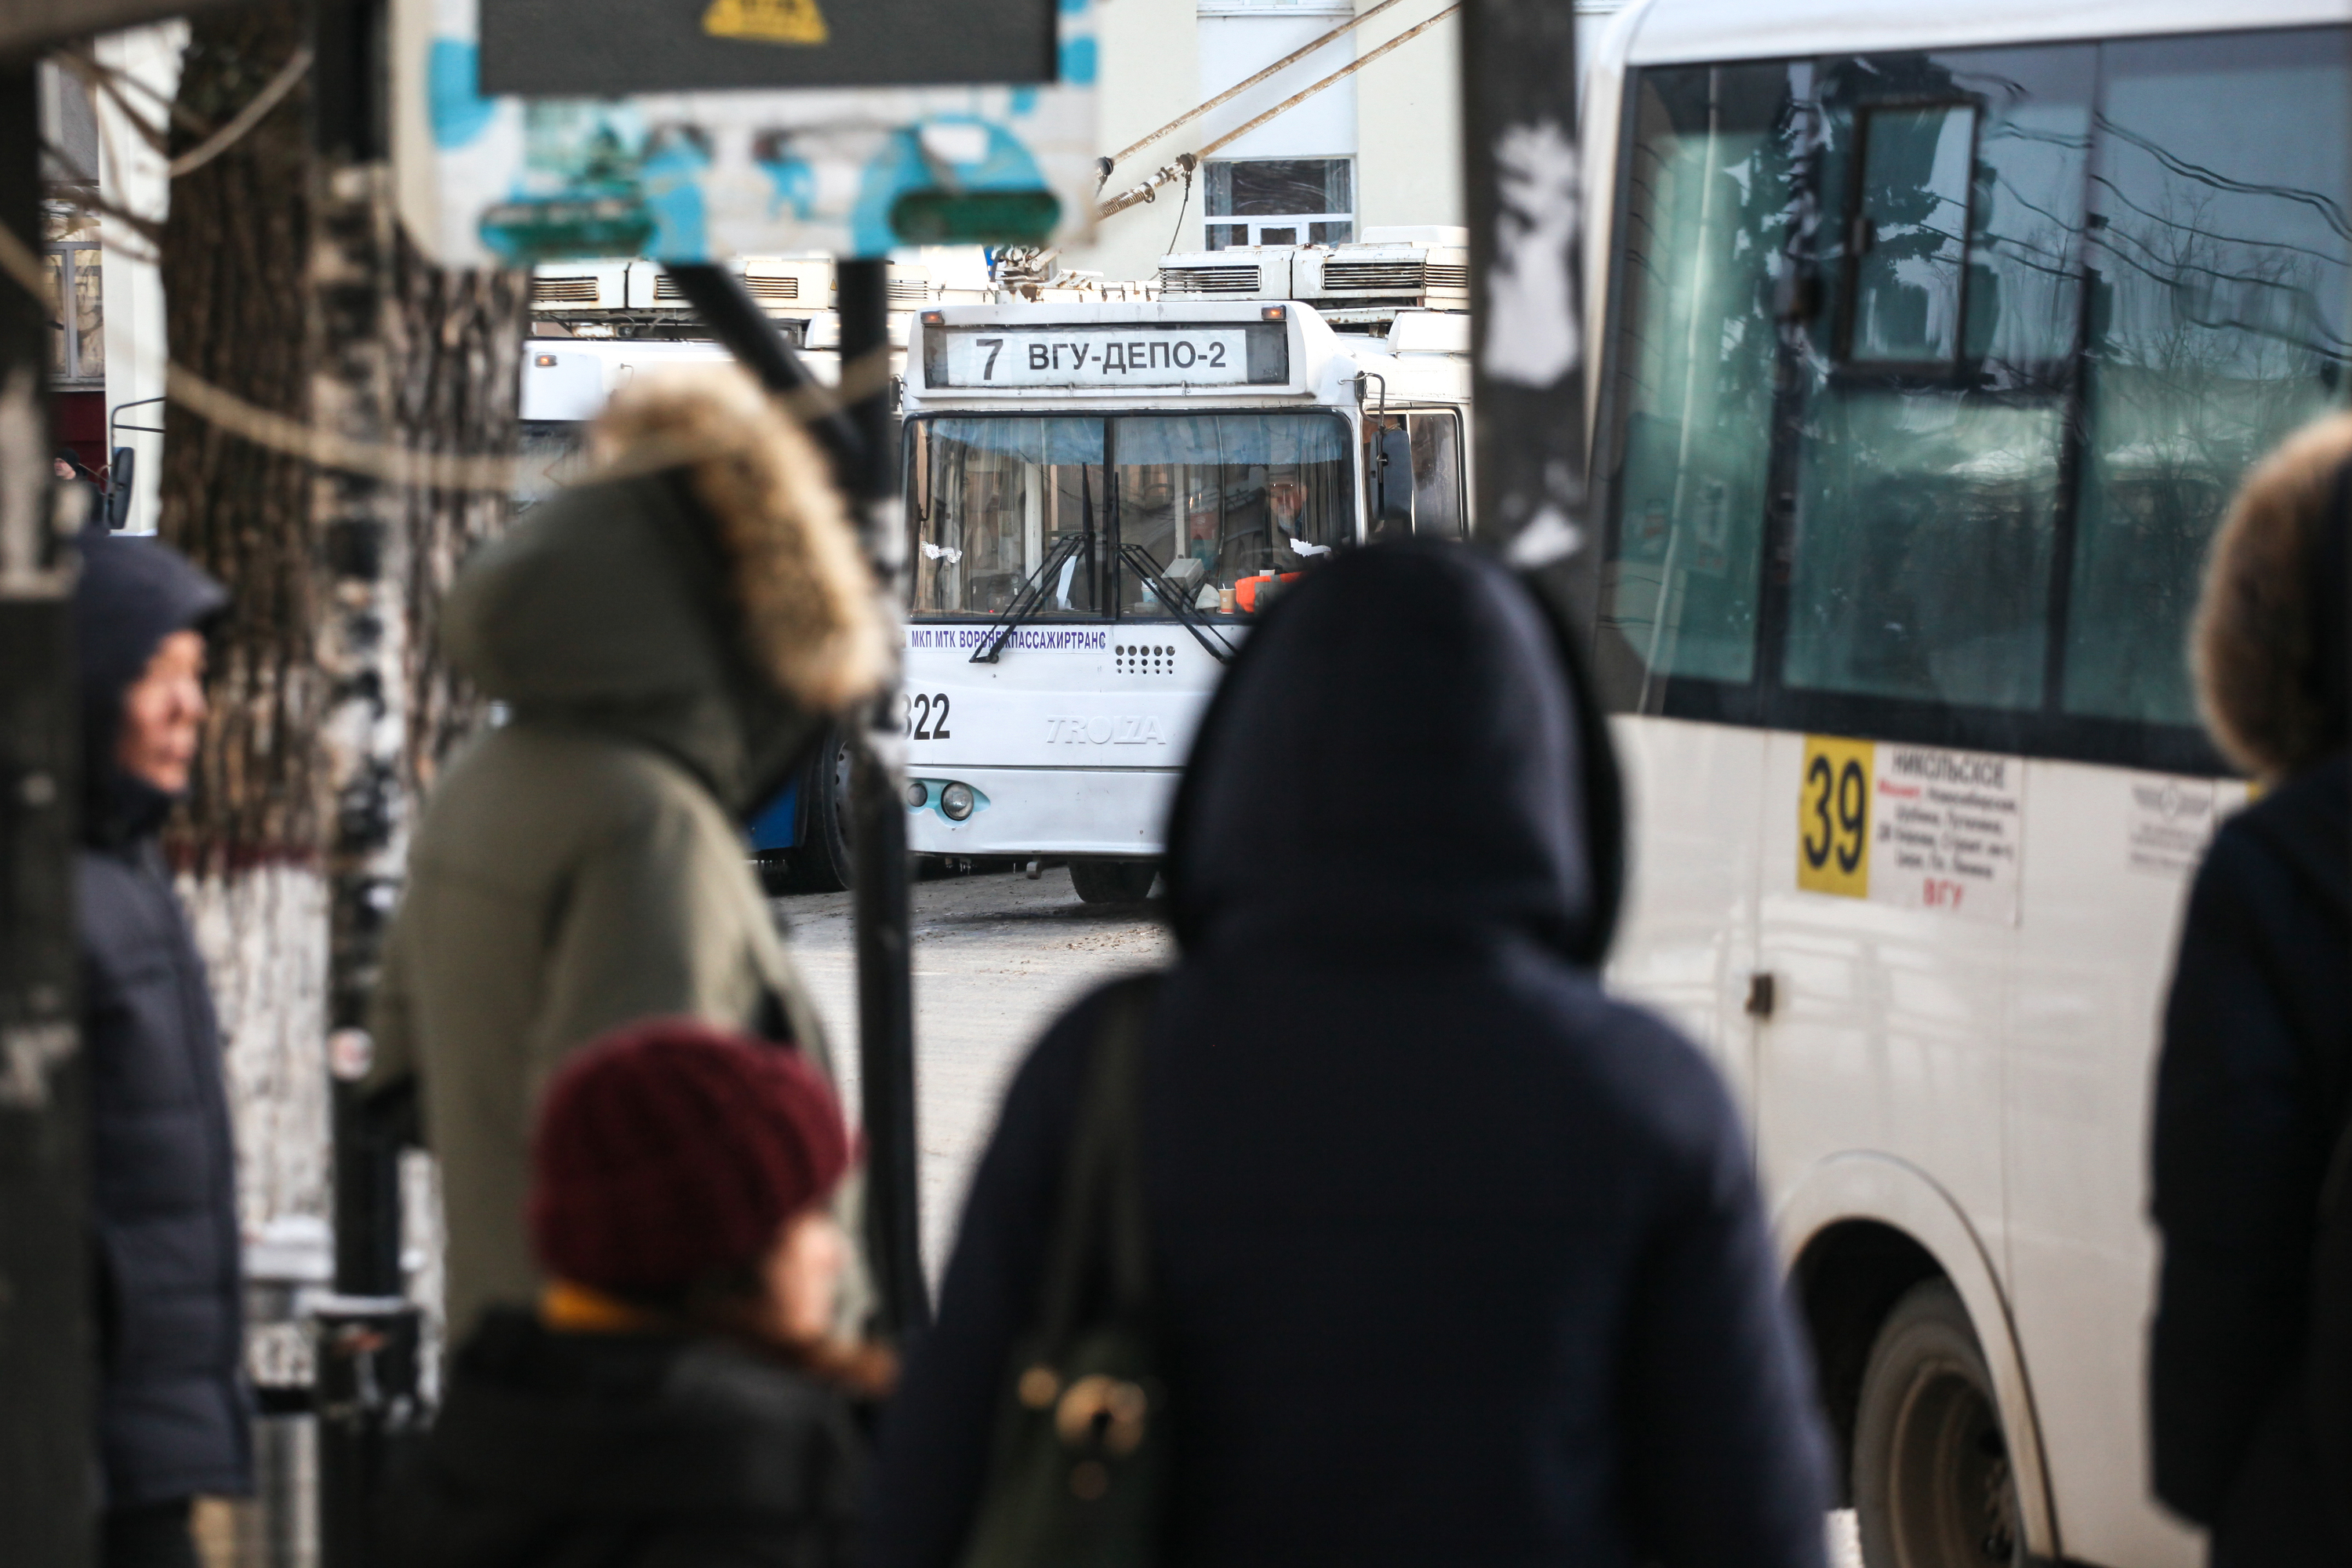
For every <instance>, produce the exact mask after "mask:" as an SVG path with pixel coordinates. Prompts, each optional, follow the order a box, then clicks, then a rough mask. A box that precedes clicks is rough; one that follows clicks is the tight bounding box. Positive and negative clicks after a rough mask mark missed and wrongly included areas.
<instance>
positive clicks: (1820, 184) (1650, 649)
mask: <svg viewBox="0 0 2352 1568" xmlns="http://www.w3.org/2000/svg"><path fill="white" fill-rule="evenodd" d="M2347 37H2352V35H2347V30H2346V29H2343V28H2319V29H2302V30H2294V31H2281V32H2272V33H2263V34H2253V33H2249V34H2242V35H2227V36H2220V37H2183V38H2164V39H2148V40H2133V41H2127V42H2122V43H2110V44H2105V45H2094V44H2074V45H2053V46H2048V47H2015V48H2000V49H1982V50H1954V51H1948V52H1936V53H1920V54H1903V55H1886V56H1873V57H1870V58H1853V57H1842V58H1841V57H1832V58H1821V59H1816V60H1810V61H1799V62H1795V63H1789V62H1774V63H1769V64H1752V63H1751V64H1739V65H1728V66H1720V67H1708V66H1676V67H1670V68H1653V69H1650V70H1647V71H1644V72H1643V73H1641V75H1640V76H1639V78H1638V79H1637V80H1636V82H1635V83H1634V89H1633V92H1632V93H1631V94H1629V102H1628V106H1627V127H1626V128H1627V132H1628V146H1627V157H1626V160H1625V163H1624V175H1623V178H1622V182H1621V186H1622V193H1623V195H1622V201H1623V205H1622V210H1621V213H1620V216H1619V218H1618V222H1617V225H1616V233H1617V236H1618V239H1617V258H1616V264H1615V271H1614V279H1613V284H1612V286H1613V288H1614V289H1615V291H1616V302H1615V306H1614V308H1613V309H1612V322H1613V335H1612V343H1611V345H1610V351H1609V352H1610V359H1609V362H1608V363H1609V380H1608V382H1607V383H1606V385H1607V388H1608V393H1607V399H1608V406H1607V407H1605V408H1604V417H1605V418H1606V420H1607V423H1606V424H1605V425H1604V426H1602V428H1603V430H1604V432H1605V433H1606V435H1607V437H1609V438H1610V439H1611V441H1612V444H1613V452H1612V451H1611V450H1609V449H1608V448H1604V449H1603V452H1602V454H1601V461H1600V462H1599V463H1598V464H1597V465H1596V468H1597V469H1598V472H1599V476H1600V478H1601V481H1602V482H1603V483H1604V484H1605V485H1606V486H1607V489H1608V506H1609V514H1608V515H1609V523H1610V533H1609V538H1608V542H1607V550H1606V552H1605V560H1604V564H1603V569H1602V570H1603V575H1602V580H1601V620H1600V630H1601V646H1600V647H1599V649H1598V650H1597V652H1598V656H1599V659H1600V668H1601V670H1602V673H1603V676H1604V680H1605V683H1606V685H1607V687H1608V689H1609V690H1610V692H1611V694H1612V700H1614V701H1616V702H1618V703H1620V704H1621V705H1627V706H1635V707H1641V708H1644V709H1650V710H1660V711H1665V712H1670V713H1671V712H1683V713H1687V714H1690V715H1691V716H1694V717H1703V716H1716V717H1725V718H1740V717H1745V718H1747V719H1748V721H1755V722H1765V723H1771V724H1774V725H1777V726H1781V727H1791V728H1823V729H1832V730H1838V731H1841V732H1847V733H1864V732H1866V733H1878V734H1885V735H1889V736H1900V737H1902V738H1909V739H1916V740H1922V741H1942V742H1947V743H1958V744H1981V745H1988V746H1993V745H1997V746H1999V747H2000V748H2001V749H2016V750H2027V751H2042V752H2052V753H2055V754H2068V755H2080V756H2084V757H2086V758H2099V759H2106V760H2115V761H2138V762H2141V763H2146V764H2147V765H2164V766H2193V767H2200V768H2201V767H2208V766H2213V765H2217V764H2215V763H2214V762H2213V759H2212V756H2211V753H2210V750H2209V749H2208V748H2206V746H2205V745H2204V743H2203V742H2202V741H2201V740H2200V739H2199V738H2198V735H2197V732H2196V731H2195V730H2194V728H2193V726H2194V712H2193V709H2192V705H2191V700H2190V695H2189V678H2188V672H2187V668H2186V663H2185V658H2184V656H2183V653H2182V647H2183V641H2184V637H2185V632H2186V626H2187V621H2188V616H2189V607H2190V605H2192V604H2193V603H2194V601H2195V598H2196V594H2197V586H2198V575H2199V571H2200V563H2201V562H2202V559H2203V555H2204V552H2205V549H2206V545H2207V542H2208V541H2209V540H2210V536H2211V533H2212V531H2213V529H2214V528H2215V526H2216V525H2217V524H2218V523H2219V521H2220V520H2221V512H2222V510H2223V509H2224V507H2225V506H2226V504H2227V501H2228V498H2229V496H2230V494H2231V491H2232V490H2233V489H2235V487H2236V485H2237V483H2238V481H2239V479H2241V478H2242V476H2243V474H2244V472H2245V470H2246V469H2247V468H2248V467H2249V466H2250V465H2251V464H2252V462H2253V461H2254V460H2255V459H2256V458H2259V457H2260V455H2261V454H2262V453H2263V451H2265V450H2267V449H2268V448H2269V447H2272V446H2273V445H2275V444H2276V443H2277V441H2278V440H2279V439H2281V438H2282V437H2284V436H2285V435H2286V434H2287V433H2288V432H2289V431H2291V430H2293V429H2294V427H2295V426H2297V425H2299V424H2301V423H2302V422H2304V421H2305V420H2306V419H2308V418H2309V417H2311V416H2313V415H2314V414H2315V413H2317V412H2318V411H2319V410H2320V409H2322V408H2323V407H2325V406H2326V405H2328V404H2329V403H2330V402H2333V401H2337V400H2340V399H2341V397H2342V395H2343V390H2344V375H2345V368H2346V360H2347V348H2352V345H2347V325H2346V313H2347V299H2352V279H2347V259H2352V225H2347V215H2346V209H2345V196H2346V192H2347V186H2348V185H2352V94H2347V64H2352V58H2347V55H2348V54H2352V51H2347ZM1768 568H1769V569H1768Z"/></svg>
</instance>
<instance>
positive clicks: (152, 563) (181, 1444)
mask: <svg viewBox="0 0 2352 1568" xmlns="http://www.w3.org/2000/svg"><path fill="white" fill-rule="evenodd" d="M225 602H226V595H224V594H223V593H222V591H221V588H220V585H219V584H216V583H215V582H214V581H213V580H212V579H211V578H209V577H207V576H205V574H203V573H201V572H199V571H197V570H196V569H195V568H194V567H193V566H191V565H189V564H188V563H186V562H185V561H184V560H182V559H181V558H180V557H179V556H178V555H176V554H173V552H171V551H170V550H168V549H166V548H165V547H164V546H163V545H161V544H158V543H156V542H153V541H152V540H145V539H129V538H116V537H110V536H105V535H93V536H91V537H89V539H87V540H86V541H85V542H84V548H83V566H82V575H81V582H80V585H79V588H78V589H77V590H76V593H75V604H74V617H75V630H76V642H77V651H78V653H79V658H80V677H81V690H82V704H81V708H82V725H83V736H84V748H83V754H84V759H85V762H84V773H83V777H84V785H85V787H84V791H83V806H84V817H83V847H82V850H81V854H80V857H79V864H78V866H77V868H76V887H75V891H76V896H77V898H78V899H79V910H78V920H79V931H80V941H81V971H82V999H81V1000H82V1026H83V1045H84V1048H85V1050H86V1051H87V1052H88V1053H89V1064H90V1131H91V1147H90V1172H91V1230H92V1237H91V1245H92V1247H93V1250H94V1252H95V1253H96V1266H97V1267H96V1276H97V1286H96V1288H97V1306H98V1314H99V1339H100V1352H101V1357H102V1363H101V1374H100V1387H99V1442H100V1456H101V1458H102V1460H103V1467H102V1468H103V1474H104V1477H105V1483H106V1501H107V1503H108V1504H109V1505H110V1506H112V1507H127V1506H131V1505H134V1504H138V1503H143V1502H152V1501H158V1500H165V1499H172V1498H183V1497H188V1496H192V1495H194V1494H196V1493H215V1494H218V1493H238V1492H244V1491H247V1490H250V1489H251V1477H252V1455H251V1444H250V1439H249V1435H248V1426H247V1419H248V1416H247V1412H248V1408H249V1405H250V1400H249V1396H248V1394H247V1388H246V1384H245V1378H244V1373H243V1364H244V1318H243V1311H242V1300H241V1298H242V1291H243V1287H242V1284H241V1279H240V1269H239V1243H238V1230H237V1217H236V1150H235V1147H234V1145H233V1143H232V1142H231V1139H230V1134H229V1119H228V1100H227V1096H226V1092H225V1090H224V1089H223V1085H222V1079H221V1042H220V1034H219V1030H218V1029H217V1027H216V1026H215V1023H214V1018H213V1007H212V998H211V994H210V993H209V992H208V991H207V990H206V988H205V967H204V963H203V960H202V959H200V958H199V957H198V956H197V954H196V949H195V944H194V942H193V941H192V940H191V938H190V936H189V932H188V927H187V921H186V919H185V917H184V916H183V914H182V913H181V910H180V905H179V900H177V898H176V897H174V895H173V891H172V886H171V883H170V881H169V879H167V878H166V876H165V875H164V870H163V860H162V857H161V856H160V855H159V854H158V853H157V850H156V845H155V832H156V829H157V828H158V827H160V826H162V824H163V816H164V814H165V813H166V812H167V811H168V810H169V809H170V806H171V801H170V800H169V798H168V797H166V796H164V795H160V794H158V793H157V792H156V791H155V790H153V789H152V788H151V787H149V786H148V785H146V784H142V782H140V781H139V780H137V779H134V778H131V776H130V775H128V774H126V773H123V772H121V770H120V769H119V768H117V767H116V766H115V765H114V761H113V751H114V740H115V737H116V735H117V734H118V732H119V731H120V728H121V713H122V696H123V693H124V691H125V690H127V689H129V688H130V687H131V685H132V684H133V683H134V682H136V681H137V679H139V676H140V673H141V672H142V670H143V669H145V668H146V666H147V661H148V659H149V658H152V656H153V654H154V652H155V649H156V647H158V646H159V645H160V644H161V643H162V642H163V639H164V638H165V637H168V636H170V635H171V634H172V633H173V632H176V631H181V630H184V629H186V628H189V627H193V626H197V625H198V624H199V623H201V622H203V621H204V620H205V619H207V618H209V617H210V616H213V615H214V614H215V613H216V612H217V611H218V610H219V609H220V608H221V606H222V605H223V604H224V603H225Z"/></svg>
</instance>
